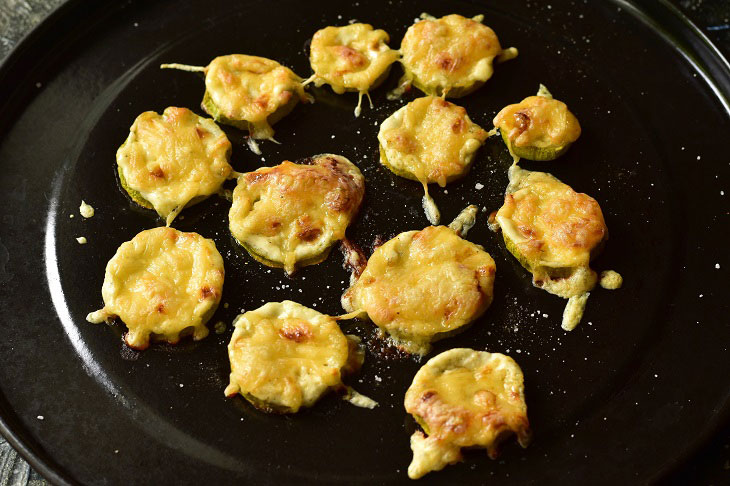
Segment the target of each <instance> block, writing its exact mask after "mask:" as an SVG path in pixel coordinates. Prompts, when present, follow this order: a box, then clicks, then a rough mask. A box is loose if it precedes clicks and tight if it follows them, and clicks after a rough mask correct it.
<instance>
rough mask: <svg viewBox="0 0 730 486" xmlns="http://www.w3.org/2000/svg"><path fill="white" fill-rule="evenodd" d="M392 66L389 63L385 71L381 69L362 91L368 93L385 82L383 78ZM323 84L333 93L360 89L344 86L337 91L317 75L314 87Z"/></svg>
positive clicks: (351, 91)
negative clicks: (379, 73)
mask: <svg viewBox="0 0 730 486" xmlns="http://www.w3.org/2000/svg"><path fill="white" fill-rule="evenodd" d="M392 67H393V65H392V64H391V65H390V66H388V67H387V68H386V69H385V71H383V74H381V75H380V76H378V77H377V78H376V79H375V81H373V84H371V85H370V86H368V88H367V89H366V90H364V91H363V93H366V92H367V93H369V92H370V91H372V90H374V89H377V88H378V87H379V86H380V85H381V84H383V83H384V82H385V80H386V79H388V75H389V74H390V70H391V68H392ZM314 74H317V73H314ZM317 80H320V81H319V83H318V82H317ZM324 84H326V85H327V86H329V87H330V88H331V89H332V92H333V93H335V94H343V93H359V92H360V90H359V89H357V88H346V87H344V86H342V87H340V89H341V90H342V91H341V92H338V91H337V90H336V89H335V88H334V86H332V83H330V82H329V81H327V80H325V79H324V78H319V77H318V78H317V79H316V80H315V81H314V85H315V86H316V87H318V88H319V87H320V86H322V85H324Z"/></svg>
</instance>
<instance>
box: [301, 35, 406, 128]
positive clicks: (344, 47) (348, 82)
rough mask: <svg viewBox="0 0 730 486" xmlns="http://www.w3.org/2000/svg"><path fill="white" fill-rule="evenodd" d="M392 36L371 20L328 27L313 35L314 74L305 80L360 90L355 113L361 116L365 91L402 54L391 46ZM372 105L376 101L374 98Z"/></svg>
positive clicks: (341, 89)
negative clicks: (369, 21)
mask: <svg viewBox="0 0 730 486" xmlns="http://www.w3.org/2000/svg"><path fill="white" fill-rule="evenodd" d="M389 40H390V37H389V36H388V34H387V33H386V32H385V31H384V30H381V29H377V30H373V27H372V25H369V24H360V23H355V24H350V25H346V26H343V27H332V26H330V27H325V28H324V29H320V30H318V31H317V32H316V33H315V34H314V36H313V37H312V44H311V47H310V50H309V62H310V64H311V66H312V71H314V74H313V75H312V76H311V77H310V78H309V79H308V80H307V81H306V82H305V84H306V83H308V82H314V85H315V86H317V87H319V86H322V85H323V84H329V85H330V86H331V87H332V90H333V91H334V92H335V93H337V94H342V93H344V92H346V91H356V92H357V93H358V95H359V96H358V101H357V107H356V108H355V116H356V117H357V116H360V106H361V104H362V97H363V95H367V96H368V99H369V98H370V96H369V94H368V92H369V91H371V90H373V89H375V88H377V87H378V86H380V84H381V83H382V82H383V81H385V78H387V77H388V73H389V72H390V67H391V65H392V64H393V63H394V62H395V61H397V60H398V58H399V57H400V54H399V53H398V51H395V50H393V49H391V48H390V47H388V41H389ZM370 107H371V108H372V101H370Z"/></svg>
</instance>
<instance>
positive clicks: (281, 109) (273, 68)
mask: <svg viewBox="0 0 730 486" xmlns="http://www.w3.org/2000/svg"><path fill="white" fill-rule="evenodd" d="M308 99H309V98H308V97H307V94H306V93H305V92H304V88H303V87H302V79H301V78H300V77H299V76H297V75H296V74H294V72H292V70H291V69H289V68H287V67H284V66H282V65H281V64H279V63H278V62H276V61H273V60H271V59H266V58H265V57H257V56H247V55H244V54H231V55H228V56H220V57H216V58H215V59H213V61H211V63H210V64H209V65H208V66H207V67H206V69H205V97H204V98H203V104H202V107H203V109H204V110H205V111H206V112H207V113H209V114H210V115H211V116H212V117H213V118H215V119H216V121H219V122H221V123H225V124H228V125H233V126H236V127H238V128H241V129H244V130H248V131H249V132H250V134H251V137H253V138H271V137H273V136H274V130H273V129H272V128H271V125H272V124H273V123H275V122H276V121H278V120H279V119H280V118H281V117H283V116H285V115H286V114H287V113H289V111H291V109H293V108H294V105H295V104H296V103H297V101H307V100H308Z"/></svg>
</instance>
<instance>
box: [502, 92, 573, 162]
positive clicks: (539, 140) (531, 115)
mask: <svg viewBox="0 0 730 486" xmlns="http://www.w3.org/2000/svg"><path fill="white" fill-rule="evenodd" d="M494 127H495V128H499V132H500V134H501V135H502V140H504V143H505V144H506V145H507V148H508V149H509V151H510V153H511V154H512V156H513V157H514V158H515V160H517V159H520V158H523V159H527V160H537V161H548V160H554V159H557V158H558V157H560V156H561V155H563V154H564V153H565V152H566V151H567V150H568V148H570V145H571V144H572V143H573V142H575V141H576V140H578V137H580V132H581V129H580V123H578V119H577V118H576V117H575V115H573V113H571V112H570V110H568V107H567V106H566V104H565V103H563V102H562V101H558V100H556V99H555V98H553V96H552V95H551V94H550V92H549V91H548V90H547V88H545V86H543V85H542V84H541V85H540V90H539V91H538V92H537V95H536V96H528V97H527V98H525V99H524V100H522V101H521V102H519V103H517V104H514V105H508V106H505V107H504V108H502V110H501V111H500V112H499V113H498V114H497V116H496V117H494ZM490 133H491V132H490Z"/></svg>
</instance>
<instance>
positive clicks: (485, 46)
mask: <svg viewBox="0 0 730 486" xmlns="http://www.w3.org/2000/svg"><path fill="white" fill-rule="evenodd" d="M400 50H401V54H402V55H403V60H402V62H403V65H404V66H405V68H406V70H407V71H409V72H410V73H412V74H413V75H414V76H415V77H416V79H417V80H418V81H419V82H420V84H421V85H423V86H424V87H425V88H427V91H428V92H429V93H430V94H440V92H441V91H446V92H447V95H448V91H449V90H451V89H453V88H463V87H469V86H471V85H473V84H474V83H476V82H484V81H486V80H487V79H489V78H490V77H491V76H492V72H493V69H492V61H493V59H494V58H495V57H496V56H498V55H499V54H500V53H501V52H502V47H501V46H500V45H499V39H497V35H496V34H495V33H494V31H493V30H492V29H490V28H489V27H487V26H486V25H483V24H482V23H481V22H477V21H476V20H472V19H468V18H465V17H462V16H461V15H456V14H453V15H447V16H445V17H441V18H440V19H433V20H430V19H427V20H422V21H420V22H416V23H415V24H413V25H412V26H410V27H409V28H408V31H407V32H406V35H405V36H404V37H403V41H402V43H401V49H400ZM419 87H420V86H419Z"/></svg>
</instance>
